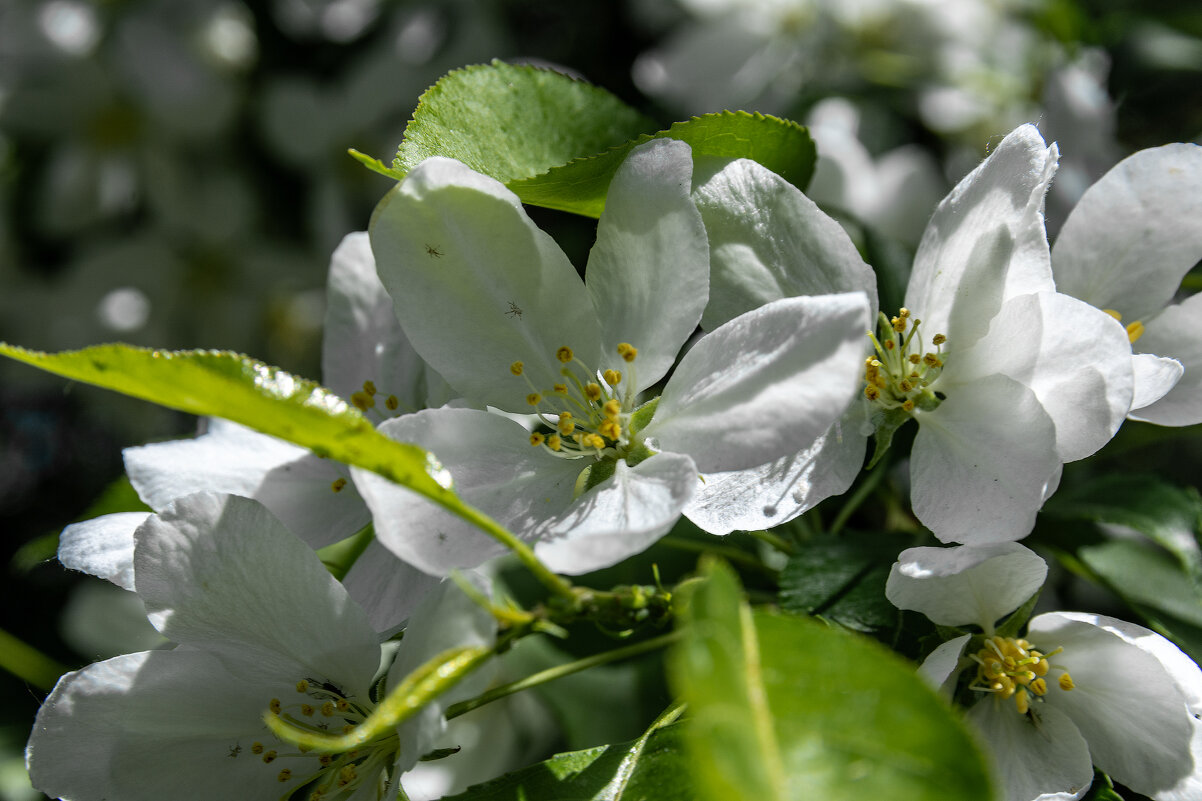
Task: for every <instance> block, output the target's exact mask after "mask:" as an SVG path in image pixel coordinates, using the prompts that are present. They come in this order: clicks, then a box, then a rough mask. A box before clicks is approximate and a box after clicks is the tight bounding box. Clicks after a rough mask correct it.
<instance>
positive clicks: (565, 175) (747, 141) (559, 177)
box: [507, 111, 817, 217]
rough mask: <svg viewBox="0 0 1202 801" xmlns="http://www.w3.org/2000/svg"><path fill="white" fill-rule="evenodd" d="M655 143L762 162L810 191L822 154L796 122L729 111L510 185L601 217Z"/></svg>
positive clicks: (534, 200)
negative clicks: (634, 156)
mask: <svg viewBox="0 0 1202 801" xmlns="http://www.w3.org/2000/svg"><path fill="white" fill-rule="evenodd" d="M651 139H678V140H680V141H682V142H685V143H687V144H688V145H689V146H690V147H691V148H692V149H693V160H694V162H695V163H696V162H697V161H699V160H701V159H704V158H706V157H712V158H720V159H734V158H746V159H752V160H753V161H758V162H759V163H760V164H762V165H764V166H765V167H767V168H768V169H770V170H772V171H773V172H775V173H778V174H779V175H781V176H782V177H783V178H785V180H787V181H789V182H790V183H792V184H794V185H796V186H797V187H798V188H799V189H805V188H806V186H807V185H808V184H809V182H810V176H812V175H813V173H814V162H815V159H816V158H817V151H816V150H815V148H814V140H813V139H811V138H810V134H809V132H808V131H807V130H806V129H805V128H804V127H802V126H800V125H798V124H797V123H795V122H790V121H788V120H781V119H777V118H776V117H768V116H765V115H763V114H758V113H757V114H750V113H748V112H746V111H723V112H721V113H718V114H706V115H705V116H703V117H694V118H693V119H691V120H688V121H687V122H677V123H674V124H673V125H672V126H671V127H670V128H668V129H667V130H666V131H660V132H658V133H655V134H652V135H644V136H641V137H639V138H638V139H636V140H634V141H631V142H627V143H625V144H623V145H621V146H620V147H617V148H614V149H612V150H610V151H608V152H606V153H602V154H600V155H596V156H592V157H590V158H584V159H578V160H576V161H573V162H571V163H569V164H564V165H562V166H557V167H553V168H551V169H550V170H548V171H547V173H546V174H544V175H539V176H536V177H532V178H527V179H525V180H519V181H512V182H510V183H508V184H507V186H508V187H509V188H510V189H512V190H513V191H514V192H515V193H517V196H518V197H520V198H521V199H522V202H524V203H529V204H531V205H535V206H545V207H547V208H551V209H559V210H560V211H570V212H572V213H574V214H583V215H585V216H588V217H600V216H601V212H602V211H603V210H604V209H605V194H606V192H607V191H608V190H609V182H610V180H611V179H612V178H613V176H614V173H615V172H617V169H618V167H619V166H620V165H621V163H622V161H623V160H624V159H625V158H626V155H627V154H628V153H629V152H630V151H631V150H632V149H633V148H635V147H637V146H638V145H641V144H642V143H644V142H648V141H650V140H651Z"/></svg>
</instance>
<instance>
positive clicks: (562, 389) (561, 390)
mask: <svg viewBox="0 0 1202 801" xmlns="http://www.w3.org/2000/svg"><path fill="white" fill-rule="evenodd" d="M551 389H552V391H554V392H555V394H556V395H567V394H568V385H567V384H554V385H552V387H551Z"/></svg>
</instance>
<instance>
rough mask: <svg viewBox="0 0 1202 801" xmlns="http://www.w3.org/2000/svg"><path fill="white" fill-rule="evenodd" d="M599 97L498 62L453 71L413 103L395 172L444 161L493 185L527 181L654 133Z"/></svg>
mask: <svg viewBox="0 0 1202 801" xmlns="http://www.w3.org/2000/svg"><path fill="white" fill-rule="evenodd" d="M653 128H654V124H653V123H652V122H651V121H650V120H649V119H647V118H646V117H644V116H643V115H642V114H640V113H638V112H637V111H635V110H634V109H632V108H630V107H629V106H627V105H626V104H625V103H623V102H622V101H621V100H619V99H618V98H616V97H614V96H613V95H611V94H610V93H609V92H607V91H605V90H604V89H600V88H598V87H596V86H593V85H591V84H588V83H585V82H584V81H579V80H576V79H574V78H570V77H568V76H567V75H564V74H563V73H560V72H555V71H554V70H549V69H543V68H539V67H532V66H529V65H516V66H515V65H512V64H506V63H504V62H502V61H493V62H492V63H491V64H477V65H474V66H471V67H464V68H463V69H460V70H454V71H453V72H450V73H448V74H447V75H445V76H444V77H443V78H441V79H440V80H439V81H438V83H436V84H434V86H432V87H430V89H428V90H427V91H426V93H425V94H423V95H422V96H421V98H420V99H419V100H418V104H417V109H416V110H415V111H414V112H413V119H412V120H411V121H410V122H409V125H408V126H407V127H406V128H405V138H404V140H403V141H402V142H401V145H400V148H399V149H398V150H397V154H396V159H395V160H394V161H393V163H392V166H393V169H394V170H396V171H397V172H399V173H400V174H401V175H404V174H405V173H408V172H409V171H410V170H412V169H413V168H414V167H416V166H417V165H418V164H419V163H421V162H422V161H424V160H425V159H428V158H430V157H431V156H448V157H450V158H453V159H458V160H459V161H462V162H463V163H464V164H466V165H467V166H469V167H471V168H472V169H473V170H476V171H477V172H482V173H484V174H485V175H491V176H492V177H493V178H496V179H497V180H498V181H500V182H502V183H505V184H508V183H509V182H510V181H515V180H520V179H523V178H529V177H531V176H534V175H538V174H539V173H543V172H546V171H547V170H548V169H550V168H551V167H555V166H558V165H560V164H566V163H567V162H569V161H571V160H572V159H574V158H577V157H580V156H586V155H591V154H593V153H599V152H601V151H602V150H605V149H606V148H609V147H613V146H615V145H620V144H622V143H623V142H625V141H627V140H628V139H633V138H634V137H636V136H638V135H639V134H642V133H645V132H647V131H650V130H653Z"/></svg>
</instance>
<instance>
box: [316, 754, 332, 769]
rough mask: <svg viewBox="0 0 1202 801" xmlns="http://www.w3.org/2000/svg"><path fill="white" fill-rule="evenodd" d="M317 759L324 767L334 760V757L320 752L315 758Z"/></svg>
mask: <svg viewBox="0 0 1202 801" xmlns="http://www.w3.org/2000/svg"><path fill="white" fill-rule="evenodd" d="M317 761H318V762H319V763H320V764H321V766H322V767H323V768H326V767H329V766H330V763H331V762H333V761H334V757H332V756H330V755H329V754H322V755H321V756H319V757H318V758H317Z"/></svg>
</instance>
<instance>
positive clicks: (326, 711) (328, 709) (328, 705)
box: [321, 701, 334, 718]
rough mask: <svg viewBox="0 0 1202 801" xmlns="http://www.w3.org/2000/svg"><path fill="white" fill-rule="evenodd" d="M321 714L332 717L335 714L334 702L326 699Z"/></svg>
mask: <svg viewBox="0 0 1202 801" xmlns="http://www.w3.org/2000/svg"><path fill="white" fill-rule="evenodd" d="M321 714H323V715H325V716H326V717H327V718H328V717H332V716H333V714H334V702H333V701H326V702H325V703H324V704H322V705H321Z"/></svg>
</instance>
